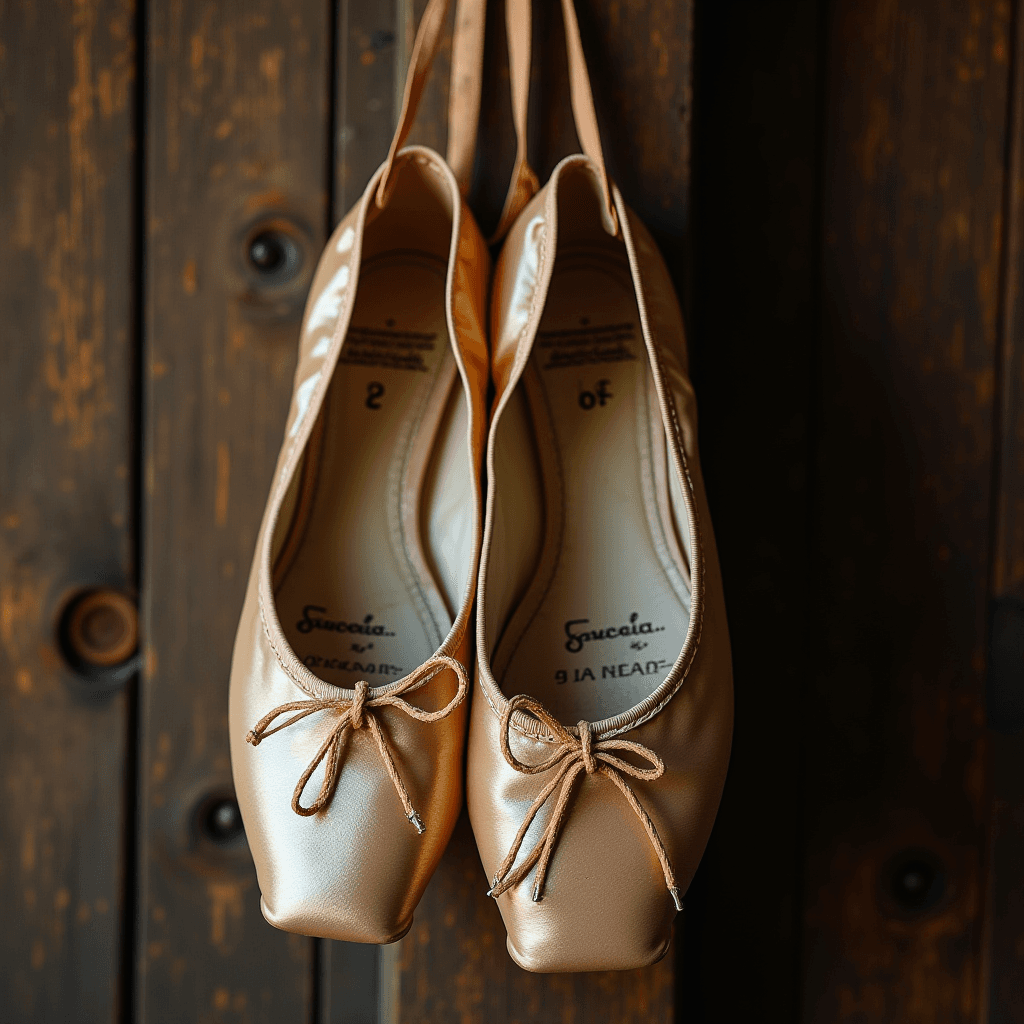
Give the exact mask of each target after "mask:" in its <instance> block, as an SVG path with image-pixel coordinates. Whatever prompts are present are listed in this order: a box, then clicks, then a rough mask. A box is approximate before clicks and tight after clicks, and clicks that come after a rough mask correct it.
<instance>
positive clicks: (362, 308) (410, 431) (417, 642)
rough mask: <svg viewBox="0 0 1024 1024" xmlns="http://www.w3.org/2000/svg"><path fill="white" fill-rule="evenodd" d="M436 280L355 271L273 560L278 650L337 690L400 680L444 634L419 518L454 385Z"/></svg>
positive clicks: (421, 273) (445, 614)
mask: <svg viewBox="0 0 1024 1024" xmlns="http://www.w3.org/2000/svg"><path fill="white" fill-rule="evenodd" d="M445 269H446V265H445V262H444V261H443V260H438V259H435V258H434V257H431V256H428V255H426V254H419V253H410V252H402V253H389V254H387V255H386V256H382V257H377V258H376V259H374V260H371V261H368V262H367V263H365V264H364V265H363V267H362V268H361V270H360V278H359V286H358V288H359V290H358V292H357V294H356V299H355V306H354V308H353V311H352V318H351V325H350V327H349V330H348V334H347V336H346V338H345V343H344V345H343V347H342V350H341V354H340V357H339V360H338V364H337V367H336V368H335V371H334V377H333V380H332V381H331V385H330V388H329V390H328V393H327V397H326V401H325V403H324V407H323V411H322V413H321V417H322V421H321V423H319V424H318V425H317V429H316V430H315V431H314V436H313V438H312V439H311V441H310V444H309V446H308V448H307V456H306V459H307V463H308V465H307V466H305V467H304V470H303V472H304V473H309V474H311V479H310V480H309V481H304V482H303V485H302V490H303V491H304V492H305V493H306V498H305V499H303V498H302V497H300V499H299V501H298V508H297V511H296V514H295V519H294V522H293V523H292V525H291V535H290V536H289V538H288V539H287V540H286V542H285V544H284V545H283V551H282V555H281V556H280V557H279V559H278V566H277V569H276V577H277V579H276V586H275V598H276V602H277V610H278V615H279V617H280V620H281V625H282V627H283V629H284V633H285V636H286V637H287V638H288V642H289V643H290V644H291V646H292V648H293V650H294V651H295V653H296V655H297V656H298V657H299V659H300V660H301V661H302V663H303V664H304V665H306V666H307V668H309V669H310V671H311V672H313V673H314V674H315V675H317V676H319V677H320V678H322V679H325V680H327V681H328V682H330V683H334V684H336V685H338V686H343V687H346V688H351V687H352V686H353V685H354V684H355V683H356V682H357V681H358V680H360V679H365V680H366V681H367V682H368V683H369V684H370V685H371V686H382V685H385V684H386V683H388V682H392V681H394V680H395V679H398V678H400V677H401V676H404V675H406V674H407V673H408V672H411V671H412V670H413V669H414V668H416V667H417V666H418V665H420V664H422V663H423V662H424V661H426V660H427V659H428V658H429V657H431V656H432V655H433V653H434V652H435V651H436V650H437V648H438V647H439V646H440V644H441V642H442V641H443V639H444V637H445V636H446V634H447V633H448V630H449V628H450V626H451V614H450V609H449V608H448V607H447V605H446V603H445V601H444V599H443V598H442V597H441V594H440V592H439V590H438V588H437V586H436V584H435V581H434V580H433V578H432V576H431V573H430V572H429V571H428V569H427V563H426V559H425V556H424V553H423V550H422V543H421V538H420V537H419V510H418V504H419V496H420V490H421V487H422V481H423V475H424V473H425V472H426V469H427V466H426V463H427V461H428V460H429V452H430V450H431V444H430V440H431V438H432V436H433V434H434V433H435V432H436V431H437V429H438V424H439V423H440V421H441V419H442V416H443V412H444V409H445V407H446V405H447V403H448V399H449V396H450V395H451V394H452V388H453V386H454V384H455V381H456V378H457V374H456V367H455V362H454V358H453V356H452V353H451V348H450V345H449V340H448V328H447V324H446V320H445V303H444V292H445ZM424 442H426V443H424ZM417 452H419V453H421V454H419V455H417Z"/></svg>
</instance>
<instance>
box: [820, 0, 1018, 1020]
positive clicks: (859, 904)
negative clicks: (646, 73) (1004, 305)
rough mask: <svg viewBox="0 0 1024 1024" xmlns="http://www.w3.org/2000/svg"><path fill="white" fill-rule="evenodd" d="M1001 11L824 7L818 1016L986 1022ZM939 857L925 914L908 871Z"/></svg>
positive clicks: (1004, 38)
mask: <svg viewBox="0 0 1024 1024" xmlns="http://www.w3.org/2000/svg"><path fill="white" fill-rule="evenodd" d="M1009 15H1010V10H1009V4H1008V3H1004V2H991V3H988V2H971V3H947V2H942V3H932V2H927V3H925V2H918V0H877V2H867V3H865V2H847V0H837V2H835V3H834V4H833V5H832V10H831V23H830V25H829V29H828V34H827V59H828V91H827V107H826V111H827V113H826V122H825V123H826V133H825V139H824V145H825V158H826V162H825V179H824V182H825V183H824V200H823V233H824V238H823V242H822V303H823V309H822V357H821V378H820V386H819V394H818V403H819V410H818V415H817V428H818V429H817V431H816V436H815V443H816V447H817V453H818V454H817V460H816V483H817V487H816V498H815V518H816V520H817V522H816V529H815V548H816V559H815V560H816V567H815V573H814V579H813V581H812V588H811V590H812V593H813V594H814V598H815V602H816V604H815V608H814V609H813V612H814V614H813V617H812V626H813V628H812V636H813V637H815V638H816V639H815V640H814V642H813V645H812V648H811V657H812V658H813V661H812V666H813V667H812V671H813V673H814V674H813V675H812V677H811V680H810V688H809V691H808V694H807V700H806V708H805V718H804V723H805V727H806V734H807V742H808V758H807V772H806V780H807V781H806V786H805V801H806V809H807V831H806V851H805V858H806V860H805V865H806V867H805V878H806V901H807V903H806V912H805V920H804V938H803V949H804V970H805V975H804V988H803V1018H804V1020H805V1021H806V1022H807V1024H817V1022H826V1021H827V1022H830V1024H831V1022H834V1021H872V1022H887V1021H893V1022H895V1021H900V1022H914V1024H917V1022H921V1024H924V1022H929V1024H930V1022H939V1021H942V1022H950V1024H953V1022H960V1021H976V1020H978V1019H979V1013H980V996H981V984H980V981H981V969H980V968H981V959H980V947H981V936H982V931H983V927H982V926H983V907H984V898H983V897H984V891H985V889H984V878H983V867H984V864H983V855H982V851H983V849H984V846H985V834H986V826H985V817H986V809H987V800H986V734H985V714H984V668H985V637H986V621H987V594H988V582H989V581H988V576H989V564H988V551H989V547H988V543H989V527H990V515H991V505H990V494H991V479H992V477H991V474H992V469H993V466H992V430H993V401H994V379H995V375H994V368H995V367H994V361H995V354H996V329H997V312H998V294H999V287H998V285H999V269H1000V261H1001V242H1002V227H1001V225H1002V215H1003V210H1002V201H1003V166H1004V164H1003V161H1004V126H1005V116H1006V104H1007V80H1008V54H1009V40H1008V29H1009ZM922 862H924V863H926V864H930V866H929V867H926V869H925V871H924V874H922V873H921V872H920V871H917V869H916V868H914V864H915V863H917V864H920V863H922ZM912 868H913V870H911V869H912ZM908 871H909V873H910V874H909V875H908ZM931 871H934V872H935V873H936V874H937V877H938V878H940V879H942V881H941V882H937V883H936V885H937V887H938V888H940V889H941V895H940V896H938V898H937V900H936V901H935V902H934V903H933V905H931V906H930V907H926V908H920V909H911V908H910V907H909V905H908V904H907V902H906V900H905V899H903V897H901V895H900V894H901V893H903V894H906V892H907V891H908V890H907V888H906V886H902V883H901V881H900V880H901V879H906V878H908V877H910V875H915V872H916V875H915V878H916V882H917V883H920V882H921V881H922V880H923V879H924V877H925V875H926V874H927V873H928V872H931ZM915 878H910V882H909V883H908V884H912V883H914V882H915ZM901 886H902V887H901ZM918 891H919V892H920V891H921V887H920V885H918ZM936 892H937V890H936ZM901 899H903V902H902V903H901Z"/></svg>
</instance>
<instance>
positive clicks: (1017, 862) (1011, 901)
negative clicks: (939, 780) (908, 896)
mask: <svg viewBox="0 0 1024 1024" xmlns="http://www.w3.org/2000/svg"><path fill="white" fill-rule="evenodd" d="M1011 53H1012V82H1013V89H1012V95H1011V99H1010V105H1009V115H1010V116H1009V119H1008V126H1007V135H1008V139H1007V146H1008V160H1007V171H1008V174H1007V181H1006V186H1005V189H1004V196H1005V200H1004V202H1005V207H1004V215H1003V224H1004V228H1005V236H1004V237H1005V253H1004V265H1003V266H1004V269H1003V280H1002V316H1001V318H1000V319H1001V335H1002V337H1001V341H1002V352H1001V360H1000V364H999V373H998V376H997V381H998V389H997V400H998V401H999V415H998V420H997V427H998V430H997V439H996V444H997V452H998V455H999V462H998V466H997V472H996V488H995V500H996V510H995V542H994V544H993V561H992V583H991V593H992V598H993V604H992V622H991V626H990V628H991V634H990V641H989V665H988V684H989V693H988V721H989V726H990V727H991V729H992V730H993V731H992V732H991V733H990V738H989V742H990V745H991V751H992V755H991V780H990V790H991V794H992V803H991V811H990V814H991V818H990V828H991V838H990V844H991V845H990V850H989V878H988V899H987V901H986V902H987V910H988V914H989V931H988V943H987V949H986V958H985V964H984V975H983V983H984V984H985V997H986V1000H987V1011H988V1022H989V1024H1015V1022H1017V1021H1020V1020H1024V982H1022V975H1021V966H1022V965H1021V952H1022V950H1024V736H1022V734H1021V729H1022V728H1024V10H1021V7H1020V5H1017V9H1016V10H1015V12H1014V26H1013V40H1012V51H1011Z"/></svg>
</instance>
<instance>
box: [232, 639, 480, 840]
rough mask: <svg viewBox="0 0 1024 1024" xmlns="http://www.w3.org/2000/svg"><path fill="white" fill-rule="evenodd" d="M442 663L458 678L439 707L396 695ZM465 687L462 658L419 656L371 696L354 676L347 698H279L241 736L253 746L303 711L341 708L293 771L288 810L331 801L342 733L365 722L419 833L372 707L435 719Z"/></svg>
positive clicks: (302, 811) (303, 810) (303, 811)
mask: <svg viewBox="0 0 1024 1024" xmlns="http://www.w3.org/2000/svg"><path fill="white" fill-rule="evenodd" d="M445 668H449V669H451V670H452V671H453V672H454V673H455V678H456V679H457V680H458V688H457V689H456V691H455V696H454V697H452V699H451V700H450V701H449V702H448V703H447V704H446V705H445V706H444V707H443V708H441V709H440V710H439V711H424V710H423V709H422V708H418V707H416V706H415V705H414V704H410V703H409V702H408V701H406V700H404V699H403V698H402V697H401V696H400V695H401V694H403V693H408V692H409V691H410V690H413V689H416V688H417V687H419V686H422V685H424V684H425V683H427V682H429V681H430V680H431V679H433V678H434V676H436V675H437V674H438V673H439V672H441V671H443V670H444V669H445ZM468 690H469V678H468V677H467V675H466V670H465V669H464V668H463V667H462V664H461V663H460V662H459V661H457V660H456V659H455V658H449V657H447V656H445V655H443V654H439V655H437V656H436V657H433V658H431V659H430V660H429V661H425V662H424V663H423V664H422V665H421V666H420V667H419V668H418V669H416V671H415V672H410V673H409V675H407V676H406V677H405V678H404V679H401V680H399V681H398V683H397V684H396V685H395V687H394V689H392V690H391V691H390V692H388V693H378V694H377V695H376V696H371V690H370V684H369V683H368V682H366V680H364V679H360V680H359V682H357V683H356V685H355V689H354V691H353V696H352V697H351V698H348V697H321V698H313V699H312V700H295V701H289V702H288V703H287V704H281V705H280V706H279V707H276V708H274V709H273V711H270V712H268V713H267V714H265V715H264V716H263V717H262V718H261V719H260V720H259V721H258V722H257V723H256V725H255V726H253V728H252V729H250V730H249V732H248V734H247V735H246V737H245V739H246V742H248V743H251V744H252V745H253V746H254V747H258V746H259V745H260V742H261V741H262V740H265V739H266V738H267V737H268V736H272V735H273V734H274V733H275V732H280V731H281V730H282V729H287V728H288V727H289V726H290V725H295V723H296V722H300V721H302V719H304V718H306V717H308V716H309V715H314V714H316V713H317V712H318V711H339V712H341V714H340V715H339V717H338V721H337V724H336V725H335V726H334V728H333V729H332V730H331V732H330V734H329V735H328V737H327V739H325V740H324V742H323V743H322V744H321V745H320V749H319V750H318V751H317V752H316V754H315V755H314V756H313V760H312V761H310V762H309V764H308V765H307V767H306V770H305V771H304V772H303V773H302V775H300V776H299V781H298V783H296V786H295V792H294V793H293V794H292V810H293V811H294V812H295V813H296V814H299V815H302V817H309V816H310V815H312V814H316V813H317V812H318V811H321V810H323V809H324V808H325V807H326V806H327V805H328V804H329V803H330V802H331V797H332V796H333V795H334V789H335V787H336V786H337V784H338V775H339V771H338V766H339V764H340V763H341V752H342V749H343V748H344V741H345V736H346V734H347V733H348V732H349V731H350V730H352V729H361V728H363V727H364V726H366V727H367V728H368V729H369V730H370V732H371V734H372V735H373V738H374V740H375V741H376V743H377V749H378V751H379V752H380V757H381V760H382V761H383V762H384V767H385V769H386V770H387V773H388V775H389V777H390V778H391V782H392V784H393V785H394V787H395V792H396V793H397V794H398V798H399V800H401V801H402V807H403V808H404V809H405V816H406V817H407V818H408V819H409V821H411V822H412V824H413V827H414V828H415V829H416V831H417V832H419V833H420V834H421V835H422V834H423V833H424V832H425V831H426V828H425V827H424V825H423V819H422V818H421V817H420V816H419V814H418V813H417V812H416V810H415V808H414V807H413V806H412V801H411V800H410V799H409V791H408V789H406V786H405V783H404V782H403V781H402V777H401V775H400V774H399V773H398V768H397V766H396V765H395V759H394V757H392V755H391V749H390V747H389V746H388V742H387V740H386V739H385V736H384V730H383V729H382V728H381V724H380V721H379V719H378V716H377V715H376V714H375V713H374V711H373V710H372V709H374V708H381V707H393V708H397V709H398V710H399V711H402V712H404V713H405V714H406V715H408V716H409V717H410V718H414V719H416V720H417V721H420V722H437V721H439V720H440V719H442V718H446V717H447V716H448V715H450V714H451V713H452V712H453V711H454V710H455V709H456V708H457V707H458V706H459V705H460V704H461V703H462V701H463V700H464V699H465V697H466V693H467V692H468ZM290 712H295V714H293V715H292V716H291V717H290V718H288V719H287V720H286V721H284V722H282V723H281V724H280V725H275V726H273V728H271V726H272V725H273V723H274V722H275V721H276V720H277V719H278V718H280V717H281V716H282V715H287V714H289V713H290ZM325 760H326V762H327V763H326V766H325V768H324V780H323V782H322V783H321V784H320V792H319V793H318V794H317V797H316V799H315V800H314V801H313V802H312V803H311V804H309V805H308V806H307V805H303V803H302V794H303V792H304V791H305V789H306V785H307V784H308V783H309V780H310V779H311V778H312V777H313V773H314V772H315V771H316V770H317V768H319V767H320V765H321V763H323V762H324V761H325Z"/></svg>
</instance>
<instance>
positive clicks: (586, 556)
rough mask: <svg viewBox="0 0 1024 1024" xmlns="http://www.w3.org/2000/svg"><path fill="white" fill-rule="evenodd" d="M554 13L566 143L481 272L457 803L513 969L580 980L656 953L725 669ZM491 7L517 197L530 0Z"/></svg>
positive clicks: (665, 401) (684, 412)
mask: <svg viewBox="0 0 1024 1024" xmlns="http://www.w3.org/2000/svg"><path fill="white" fill-rule="evenodd" d="M562 6H563V11H564V17H565V22H566V36H567V42H568V50H569V63H570V72H571V85H572V100H573V111H574V115H575V118H576V125H577V132H578V134H579V137H580V140H581V143H582V145H583V148H584V151H585V155H584V154H581V155H577V156H572V157H569V158H567V159H565V160H563V161H562V162H561V163H560V164H559V165H558V167H557V168H556V169H555V171H554V172H553V174H552V176H551V179H550V181H549V182H548V184H547V185H546V186H545V187H544V188H543V189H542V190H540V191H539V192H538V193H537V194H536V195H534V196H533V198H532V199H530V200H529V202H528V203H527V204H526V205H525V208H523V209H522V211H521V212H519V213H518V216H515V213H516V212H517V211H516V209H515V208H516V205H517V203H516V201H515V200H510V204H509V206H508V207H507V210H506V212H507V214H508V216H507V217H506V218H505V219H506V221H509V222H511V223H512V227H511V231H510V233H509V235H508V238H507V240H506V242H505V245H504V249H503V251H502V253H501V256H500V259H499V261H498V264H497V267H496V270H495V279H494V285H493V295H492V311H491V324H492V332H491V333H492V344H493V356H492V375H493V379H494V383H495V387H496V392H497V393H496V398H495V404H494V411H493V416H492V422H491V427H490V434H489V438H488V446H487V478H488V487H489V490H488V495H487V507H486V513H485V525H484V542H483V550H482V555H481V566H480V578H479V584H478V592H477V683H476V686H475V687H474V693H473V703H472V708H471V721H470V732H469V751H468V759H467V801H468V805H469V812H470V818H471V821H472V825H473V831H474V835H475V837H476V842H477V846H478V848H479V851H480V857H481V860H482V862H483V866H484V870H485V871H486V873H487V877H488V879H489V880H490V894H491V895H492V896H493V897H494V898H495V899H496V900H497V904H498V908H499V910H500V911H501V915H502V918H503V919H504V922H505V926H506V929H507V932H508V949H509V953H510V954H511V956H512V957H513V959H514V960H515V961H516V962H517V963H518V964H519V965H520V966H522V967H524V968H526V969H527V970H531V971H595V970H611V969H629V968H636V967H641V966H644V965H646V964H650V963H653V962H654V961H657V960H658V959H659V958H660V957H662V956H663V955H664V954H665V952H666V950H667V949H668V946H669V943H670V941H671V937H672V931H673V922H674V918H675V915H676V913H677V911H678V910H680V909H682V895H683V894H684V893H685V891H686V889H687V887H688V885H689V884H690V881H691V879H692V877H693V874H694V872H695V871H696V868H697V865H698V862H699V861H700V858H701V855H702V853H703V851H704V847H705V845H706V843H707V840H708V836H709V834H710V832H711V827H712V824H713V822H714V819H715V815H716V813H717V808H718V803H719V800H720V797H721V793H722V787H723V785H724V781H725V775H726V768H727V765H728V759H729V749H730V743H731V736H732V668H731V656H730V649H729V634H728V628H727V624H726V616H725V607H724V602H723V596H722V584H721V579H720V576H719V569H718V561H717V555H716V551H715V544H714V537H713V535H712V531H711V523H710V518H709V515H708V509H707V502H706V499H705V495H704V487H703V483H702V480H701V475H700V466H699V461H698V455H697V433H696V421H697V413H696V405H695V401H694V393H693V388H692V386H691V384H690V381H689V378H688V375H687V355H686V344H685V338H684V333H683V323H682V317H681V314H680V311H679V306H678V303H677V301H676V297H675V294H674V292H673V289H672V285H671V281H670V279H669V275H668V272H667V270H666V267H665V264H664V262H663V260H662V258H661V256H660V254H659V252H658V250H657V248H656V246H655V244H654V242H653V241H652V239H651V238H650V236H649V234H648V233H647V231H646V229H645V228H644V227H643V225H642V224H641V223H640V222H639V221H638V220H637V218H636V217H635V216H634V215H633V213H632V212H631V211H630V210H629V209H628V207H627V206H626V205H625V203H624V202H623V201H622V197H621V195H620V194H619V192H618V189H617V188H616V187H615V186H614V185H613V184H612V183H611V182H610V181H609V179H608V176H607V173H606V171H605V167H604V161H603V158H602V154H601V143H600V137H599V135H598V130H597V123H596V119H595V117H594V111H593V103H592V99H591V95H590V86H589V81H588V78H587V73H586V66H585V64H584V61H583V51H582V48H581V45H580V40H579V33H578V29H577V26H576V19H575V13H574V11H573V7H572V0H563V4H562ZM507 11H508V19H509V22H508V24H509V40H510V66H511V78H512V87H513V109H514V112H515V115H516V122H517V133H518V135H519V139H520V154H521V158H520V160H519V161H518V170H517V172H516V174H517V182H516V184H515V185H514V186H513V192H514V193H515V192H516V188H517V186H518V194H519V195H520V196H523V195H524V193H526V194H528V192H529V182H530V173H529V171H528V165H527V164H526V161H525V156H524V155H523V153H524V149H523V147H524V145H525V142H524V140H525V121H526V105H527V104H526V89H527V85H526V83H527V82H528V77H529V37H530V30H529V3H528V0H508V7H507Z"/></svg>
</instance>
